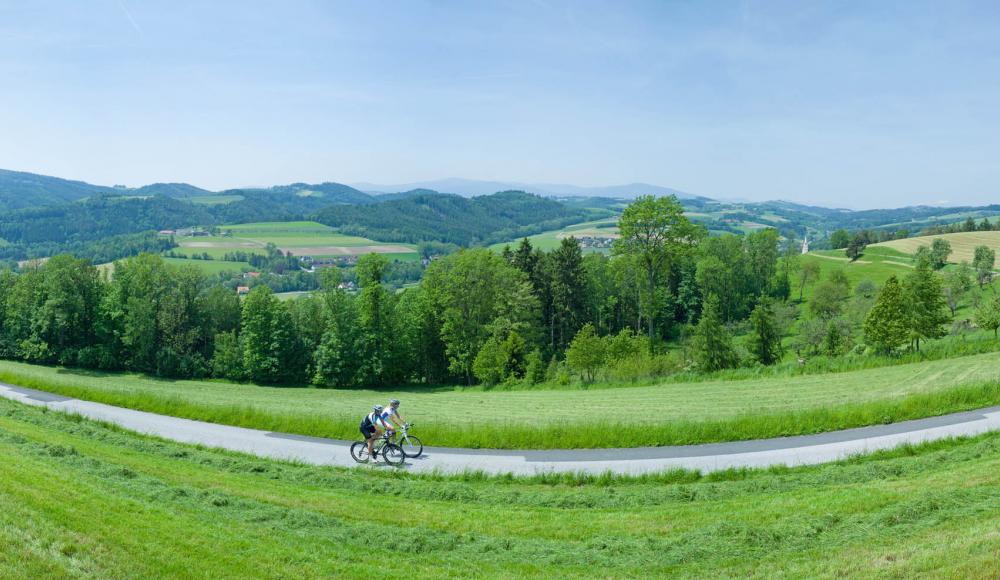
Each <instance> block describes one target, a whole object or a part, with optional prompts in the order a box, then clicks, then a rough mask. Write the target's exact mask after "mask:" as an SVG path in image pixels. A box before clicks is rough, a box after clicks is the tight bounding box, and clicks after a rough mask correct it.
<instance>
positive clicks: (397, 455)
mask: <svg viewBox="0 0 1000 580" xmlns="http://www.w3.org/2000/svg"><path fill="white" fill-rule="evenodd" d="M382 461H385V462H386V463H387V464H388V465H392V466H394V467H399V466H400V465H402V464H403V462H404V461H406V454H405V453H403V448H402V447H400V446H399V445H396V444H395V443H386V444H385V447H383V448H382Z"/></svg>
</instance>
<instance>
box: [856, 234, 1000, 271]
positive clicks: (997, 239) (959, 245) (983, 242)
mask: <svg viewBox="0 0 1000 580" xmlns="http://www.w3.org/2000/svg"><path fill="white" fill-rule="evenodd" d="M937 238H941V239H943V240H947V241H948V243H950V244H951V249H952V254H951V255H950V256H949V257H948V261H949V262H951V263H954V264H959V263H961V262H969V263H970V264H971V263H972V258H973V256H974V254H975V250H976V247H977V246H987V247H989V248H991V249H993V251H995V252H998V253H1000V231H988V232H958V233H954V234H941V235H936V236H919V237H916V238H904V239H902V240H892V241H889V242H882V243H879V244H873V245H871V246H868V250H869V251H870V250H872V249H875V248H889V249H892V250H896V251H897V252H901V253H903V254H914V253H916V251H917V248H919V247H920V246H928V247H929V246H930V245H931V244H932V243H933V242H934V240H935V239H937Z"/></svg>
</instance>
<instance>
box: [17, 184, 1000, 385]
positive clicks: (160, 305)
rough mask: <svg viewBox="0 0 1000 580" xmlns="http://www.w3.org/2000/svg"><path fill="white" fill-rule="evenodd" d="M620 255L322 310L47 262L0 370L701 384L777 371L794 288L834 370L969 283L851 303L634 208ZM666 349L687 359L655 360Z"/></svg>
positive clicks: (21, 286) (339, 381) (495, 263)
mask: <svg viewBox="0 0 1000 580" xmlns="http://www.w3.org/2000/svg"><path fill="white" fill-rule="evenodd" d="M619 236H620V237H619V239H618V240H616V242H615V244H614V246H613V249H612V251H611V253H610V255H605V254H601V253H591V254H584V253H583V251H582V249H581V246H580V244H579V242H578V241H577V240H576V239H574V238H572V237H568V238H565V239H562V240H560V243H559V245H558V247H556V248H555V249H553V250H551V251H543V250H541V249H539V248H535V247H533V246H532V244H531V243H530V241H529V240H527V239H523V240H522V241H521V242H520V243H519V244H517V245H516V246H515V247H508V248H506V249H505V250H504V251H502V252H493V251H490V250H487V249H482V248H480V249H463V250H459V251H457V252H455V253H452V254H450V255H447V256H443V257H440V258H439V259H436V260H433V261H431V262H430V264H429V265H428V267H427V269H426V271H425V272H424V276H423V280H422V282H421V283H420V284H419V285H418V286H416V287H413V288H407V289H404V290H400V291H395V290H393V289H392V288H391V287H390V285H389V284H388V283H387V278H388V276H389V273H390V271H391V264H390V263H389V262H388V261H387V260H386V258H385V257H383V256H380V255H376V254H371V255H367V256H363V257H361V258H360V259H359V260H358V263H357V265H356V267H355V270H354V274H353V275H354V277H355V279H356V280H357V287H358V290H357V291H356V292H354V291H348V290H346V289H345V288H344V285H343V284H341V282H342V281H343V272H341V270H340V269H338V268H329V269H326V270H323V271H321V272H320V273H319V278H320V280H319V289H318V290H317V291H316V292H314V293H313V294H311V295H310V296H307V297H304V298H300V299H296V300H291V301H282V300H280V299H279V298H278V297H277V296H275V294H274V292H273V291H272V290H271V288H269V287H268V286H267V285H264V284H261V285H257V286H256V287H254V288H253V289H252V290H251V291H250V293H249V295H248V296H246V298H245V299H243V300H241V299H240V298H239V297H238V296H237V294H236V293H235V292H234V291H233V290H232V289H231V288H226V287H224V286H222V285H220V284H218V281H217V279H212V278H208V277H206V276H204V275H203V274H201V273H200V272H199V271H198V270H197V269H195V268H193V267H174V266H172V265H169V264H167V263H166V262H164V260H163V259H162V258H161V257H159V256H157V255H151V254H142V255H139V256H136V257H133V258H128V259H125V260H121V261H119V262H117V263H116V266H115V268H114V272H113V274H112V275H111V276H109V277H106V276H102V275H101V274H100V273H99V272H98V270H97V269H96V268H95V267H94V266H92V265H91V263H90V262H89V261H87V260H85V259H80V258H77V257H73V256H70V255H60V256H56V257H54V258H52V259H51V260H49V261H48V262H47V263H45V264H42V265H33V266H31V267H28V268H26V269H25V270H24V271H22V272H20V273H17V274H15V273H13V272H9V271H8V272H4V273H3V274H0V297H2V298H0V356H2V357H4V358H12V359H19V360H25V361H29V362H35V363H46V364H52V363H58V364H63V365H72V366H79V367H86V368H95V369H104V370H130V371H137V372H146V373H151V374H155V375H158V376H165V377H207V376H213V377H219V378H226V379H231V380H240V381H243V380H246V381H254V382H260V383H268V384H305V383H310V384H313V385H316V386H320V387H362V386H363V387H378V386H384V385H398V384H407V383H411V384H431V385H433V384H444V383H452V384H453V383H460V384H473V383H486V384H497V383H509V382H521V381H527V382H533V383H534V382H540V381H544V380H558V381H567V380H569V378H568V377H569V374H570V373H574V374H578V375H580V376H583V377H584V379H585V380H593V379H594V378H595V377H596V376H597V375H598V374H599V372H600V371H601V370H602V369H609V368H615V369H625V371H628V369H633V370H634V369H638V368H639V367H641V370H642V372H649V373H654V374H657V373H659V374H662V373H665V372H673V371H676V370H695V371H702V372H710V371H715V370H719V369H725V368H733V367H736V366H742V365H747V364H751V365H757V364H759V365H771V364H775V363H777V362H779V361H780V360H782V358H783V356H784V354H785V346H784V344H783V340H782V339H783V337H785V336H786V335H787V332H788V330H789V328H790V327H791V326H792V325H793V324H794V323H795V321H796V319H797V318H798V306H796V305H795V300H794V299H793V296H794V294H795V291H796V290H797V291H798V294H799V298H800V299H799V301H800V302H801V297H802V293H803V290H804V288H805V287H806V286H807V285H810V284H815V285H816V287H815V288H814V289H813V292H812V294H813V296H812V298H811V300H810V301H809V303H808V305H807V307H808V309H809V313H810V314H811V317H810V318H805V319H802V320H800V321H799V331H800V334H801V335H802V336H801V337H800V339H803V340H801V342H799V339H797V341H796V342H794V343H793V344H795V345H796V348H800V349H806V350H808V351H811V352H823V353H825V354H833V355H836V354H843V353H844V352H847V351H848V350H850V349H851V346H852V340H853V339H852V335H853V334H854V329H855V328H857V327H862V330H863V335H864V340H865V345H866V347H869V348H871V349H872V350H875V351H878V352H891V351H894V350H897V349H899V348H901V347H904V346H906V344H910V345H912V347H913V348H919V345H920V343H921V342H923V341H926V340H930V339H934V338H937V337H939V336H941V335H942V332H943V328H944V325H945V323H946V322H947V319H948V317H947V316H946V315H947V311H946V309H947V308H948V307H949V302H948V299H947V298H946V296H947V295H948V292H949V290H948V289H949V288H953V289H959V290H960V289H961V288H962V287H964V286H969V285H971V284H972V282H971V276H972V274H971V269H970V268H965V269H958V270H956V272H958V274H956V275H955V277H956V278H955V280H952V279H951V278H949V277H942V276H940V274H938V273H936V272H935V271H934V268H933V266H932V265H931V262H930V260H929V259H926V258H921V259H919V260H918V263H917V265H916V267H915V268H914V271H913V273H912V274H911V275H910V276H908V277H907V278H906V279H905V280H904V281H903V282H900V281H898V280H896V279H890V281H889V282H887V283H886V284H885V285H884V287H883V288H881V289H878V288H876V287H875V285H874V284H872V283H870V282H867V283H865V282H862V283H859V284H858V285H857V287H856V288H854V290H853V291H854V299H851V292H852V289H851V285H850V283H849V282H848V281H847V279H846V276H845V275H844V272H843V271H842V270H834V271H833V272H832V273H831V274H830V275H829V276H828V277H827V278H826V279H824V280H819V272H818V270H816V269H815V264H814V262H806V263H802V260H801V257H800V256H799V254H798V251H797V244H796V243H795V241H794V240H791V239H787V240H782V239H781V238H780V237H779V235H778V233H777V232H776V231H775V230H772V229H762V230H758V231H755V232H752V233H749V234H747V235H742V236H735V235H723V236H719V237H708V236H707V234H706V232H705V230H704V228H702V227H700V226H698V225H697V224H693V223H691V222H690V221H688V220H687V218H686V217H685V216H684V215H683V208H682V207H681V205H680V203H679V202H678V201H677V200H676V199H675V198H671V197H662V198H652V197H643V198H639V199H637V200H636V201H635V202H634V203H632V204H631V205H630V206H629V207H628V208H626V209H625V211H624V213H623V214H622V216H621V219H620V220H619ZM275 257H277V256H275ZM990 270H992V267H991V268H990ZM796 277H797V278H798V287H797V288H793V279H795V278H796ZM966 282H968V283H966ZM981 282H984V281H982V280H981ZM959 290H955V291H956V292H957V291H959ZM987 306H988V305H987ZM982 312H983V314H982V316H981V319H982V322H983V324H982V326H984V327H986V328H990V326H989V324H991V323H990V322H989V316H988V314H989V312H988V309H987V308H985V307H984V308H983V309H982ZM845 315H848V319H845V318H844V316H845ZM996 319H997V321H998V325H1000V303H998V305H997V308H996ZM994 328H995V327H994ZM737 337H738V338H740V339H741V340H740V341H738V344H737V341H736V340H735V339H736V338H737ZM804 338H808V340H804ZM671 341H673V342H675V343H676V344H678V345H680V346H681V347H682V348H681V349H680V350H677V349H671V354H664V351H665V348H664V345H666V344H667V343H668V342H671ZM676 353H679V354H676ZM625 371H622V372H625Z"/></svg>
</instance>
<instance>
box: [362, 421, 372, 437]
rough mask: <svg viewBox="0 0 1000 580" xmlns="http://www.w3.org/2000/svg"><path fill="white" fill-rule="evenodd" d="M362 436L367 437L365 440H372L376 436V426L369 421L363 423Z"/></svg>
mask: <svg viewBox="0 0 1000 580" xmlns="http://www.w3.org/2000/svg"><path fill="white" fill-rule="evenodd" d="M361 434H362V435H364V436H365V439H371V438H372V437H374V436H375V425H372V424H371V423H369V422H368V421H362V422H361Z"/></svg>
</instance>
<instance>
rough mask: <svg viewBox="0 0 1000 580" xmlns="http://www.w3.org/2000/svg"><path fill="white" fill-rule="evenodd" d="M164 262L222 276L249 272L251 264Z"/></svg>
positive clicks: (206, 261) (173, 260)
mask: <svg viewBox="0 0 1000 580" xmlns="http://www.w3.org/2000/svg"><path fill="white" fill-rule="evenodd" d="M163 261H164V262H166V263H167V264H170V265H171V266H193V267H195V268H198V269H199V270H201V271H202V272H204V273H205V274H210V275H212V274H220V273H222V272H232V273H239V272H247V271H249V270H250V269H251V268H250V264H249V263H248V262H229V261H224V260H194V259H191V258H163Z"/></svg>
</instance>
